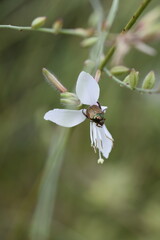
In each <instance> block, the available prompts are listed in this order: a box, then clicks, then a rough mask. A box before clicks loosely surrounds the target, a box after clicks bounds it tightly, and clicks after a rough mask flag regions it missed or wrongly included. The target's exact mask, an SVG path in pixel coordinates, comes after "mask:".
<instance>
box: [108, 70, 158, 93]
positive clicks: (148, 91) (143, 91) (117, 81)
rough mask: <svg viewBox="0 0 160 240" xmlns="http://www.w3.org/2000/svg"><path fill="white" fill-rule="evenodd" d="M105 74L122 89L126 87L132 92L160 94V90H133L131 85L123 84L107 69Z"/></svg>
mask: <svg viewBox="0 0 160 240" xmlns="http://www.w3.org/2000/svg"><path fill="white" fill-rule="evenodd" d="M104 72H105V73H106V74H107V75H108V77H110V78H111V79H112V80H114V81H115V82H116V83H118V84H119V85H120V86H121V87H126V88H128V89H130V90H134V91H137V92H139V93H148V94H159V93H160V88H156V89H143V88H137V87H136V88H134V89H132V88H131V87H130V86H129V85H127V84H126V83H125V82H122V81H121V80H120V79H118V78H117V77H115V76H114V75H112V74H111V72H110V71H109V70H108V69H107V68H104Z"/></svg>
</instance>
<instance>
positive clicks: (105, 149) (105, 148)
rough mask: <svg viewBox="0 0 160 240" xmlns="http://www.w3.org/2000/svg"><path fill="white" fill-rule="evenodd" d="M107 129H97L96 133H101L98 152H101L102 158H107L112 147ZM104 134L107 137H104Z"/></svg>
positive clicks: (111, 140)
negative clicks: (100, 143) (100, 147)
mask: <svg viewBox="0 0 160 240" xmlns="http://www.w3.org/2000/svg"><path fill="white" fill-rule="evenodd" d="M106 130H107V128H104V127H103V128H98V131H100V133H101V137H102V149H100V151H101V152H102V154H103V156H104V157H105V158H108V156H109V153H110V152H111V150H112V147H113V139H112V138H110V137H112V136H111V134H110V133H109V132H108V130H107V131H106ZM106 132H107V134H108V136H109V137H108V136H107V135H106Z"/></svg>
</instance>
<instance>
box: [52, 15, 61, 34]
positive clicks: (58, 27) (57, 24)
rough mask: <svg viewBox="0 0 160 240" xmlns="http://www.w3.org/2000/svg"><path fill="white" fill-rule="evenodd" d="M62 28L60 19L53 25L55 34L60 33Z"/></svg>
mask: <svg viewBox="0 0 160 240" xmlns="http://www.w3.org/2000/svg"><path fill="white" fill-rule="evenodd" d="M62 26H63V20H62V19H58V20H57V21H55V22H54V23H53V26H52V27H53V29H54V31H55V34H58V33H59V32H60V30H61V29H62Z"/></svg>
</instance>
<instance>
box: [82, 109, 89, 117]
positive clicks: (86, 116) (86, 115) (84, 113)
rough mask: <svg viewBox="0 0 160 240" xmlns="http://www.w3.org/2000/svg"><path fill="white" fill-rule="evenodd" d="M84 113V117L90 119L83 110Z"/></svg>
mask: <svg viewBox="0 0 160 240" xmlns="http://www.w3.org/2000/svg"><path fill="white" fill-rule="evenodd" d="M82 113H83V115H84V116H85V117H86V118H89V117H88V116H87V114H86V113H85V112H84V109H82Z"/></svg>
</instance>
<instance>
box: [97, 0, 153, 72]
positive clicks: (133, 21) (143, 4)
mask: <svg viewBox="0 0 160 240" xmlns="http://www.w3.org/2000/svg"><path fill="white" fill-rule="evenodd" d="M151 1H152V0H144V1H143V2H142V3H141V5H140V6H139V8H138V9H137V10H136V12H135V13H134V15H133V16H132V18H131V19H130V20H129V21H128V23H127V24H126V26H125V27H124V28H123V30H122V31H121V34H123V33H126V32H127V31H128V30H130V29H131V27H132V26H133V25H134V24H135V22H136V21H137V19H138V18H139V16H140V15H141V13H142V12H143V11H144V9H145V8H146V7H147V5H148V4H149V3H150V2H151ZM115 49H116V45H115V44H114V45H113V46H112V47H111V48H110V49H109V50H108V52H107V54H106V56H105V58H104V60H103V61H102V62H101V64H100V66H99V69H100V70H101V71H102V70H103V68H104V67H105V65H106V63H107V62H108V61H109V60H110V58H111V57H112V55H113V53H114V51H115Z"/></svg>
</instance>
